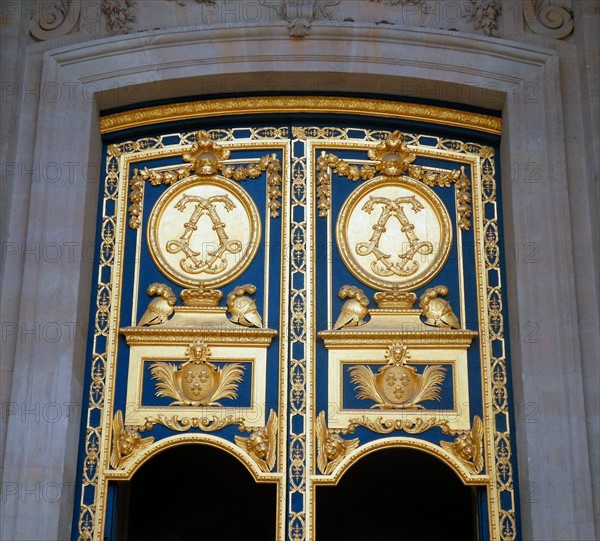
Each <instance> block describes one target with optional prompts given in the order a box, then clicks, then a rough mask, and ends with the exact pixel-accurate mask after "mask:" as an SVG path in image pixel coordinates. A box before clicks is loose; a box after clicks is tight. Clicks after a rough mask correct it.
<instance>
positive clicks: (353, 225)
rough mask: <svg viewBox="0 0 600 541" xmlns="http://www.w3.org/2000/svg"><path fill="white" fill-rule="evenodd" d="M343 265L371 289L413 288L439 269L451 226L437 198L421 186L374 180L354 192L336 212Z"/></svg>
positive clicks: (447, 251)
mask: <svg viewBox="0 0 600 541" xmlns="http://www.w3.org/2000/svg"><path fill="white" fill-rule="evenodd" d="M336 235H337V243H338V247H339V250H340V255H341V257H342V260H343V261H344V263H345V264H346V266H347V267H348V269H349V270H350V272H352V274H354V276H356V277H357V278H358V279H359V280H360V281H361V282H363V283H365V284H367V285H369V286H371V287H373V288H375V289H384V290H386V289H391V288H397V289H399V290H403V291H411V290H413V289H417V288H418V287H420V286H421V285H423V284H425V283H427V282H428V281H429V280H431V279H432V278H433V277H434V276H435V275H436V274H437V273H438V272H439V271H440V270H441V269H442V267H443V266H444V263H445V262H446V260H447V259H448V255H449V254H450V247H451V246H452V226H451V222H450V217H449V216H448V212H447V211H446V208H445V207H444V204H443V203H442V201H441V200H440V198H439V197H438V196H437V195H436V194H435V193H434V192H433V190H431V189H429V188H428V187H427V186H425V185H424V184H422V183H420V182H418V181H416V180H414V179H411V178H409V177H402V178H401V179H398V180H390V179H388V178H384V177H377V178H374V179H373V180H370V181H368V182H366V183H365V184H363V185H362V186H360V187H359V188H357V189H356V190H354V192H352V194H350V197H348V199H347V200H346V202H345V203H344V205H343V206H342V210H341V211H340V215H339V218H338V223H337V232H336Z"/></svg>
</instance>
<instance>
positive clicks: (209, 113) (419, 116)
mask: <svg viewBox="0 0 600 541" xmlns="http://www.w3.org/2000/svg"><path fill="white" fill-rule="evenodd" d="M256 113H330V114H332V113H333V114H335V113H338V114H354V115H369V116H372V117H381V118H396V119H403V120H415V121H421V122H431V123H435V124H444V125H446V126H457V127H460V128H467V129H471V130H477V131H481V132H486V133H492V134H496V135H498V134H500V132H501V131H502V120H501V119H500V118H498V117H495V116H491V115H484V114H480V113H472V112H469V111H457V110H455V109H447V108H445V107H436V106H434V105H422V104H417V103H401V102H390V101H384V100H371V99H366V98H342V97H327V96H275V97H274V96H268V97H244V98H228V99H218V100H204V101H191V102H186V103H173V104H169V105H156V106H154V107H146V108H144V109H136V110H135V111H125V112H122V113H115V114H112V115H106V116H103V117H101V118H100V133H102V134H105V133H111V132H116V131H120V130H126V129H130V128H137V127H138V126H148V125H151V124H159V123H162V122H174V121H178V120H188V119H193V118H205V117H217V116H230V115H247V114H256Z"/></svg>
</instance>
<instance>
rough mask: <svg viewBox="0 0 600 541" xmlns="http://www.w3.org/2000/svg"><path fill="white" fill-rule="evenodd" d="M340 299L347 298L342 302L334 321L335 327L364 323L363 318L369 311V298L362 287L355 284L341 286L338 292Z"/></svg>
mask: <svg viewBox="0 0 600 541" xmlns="http://www.w3.org/2000/svg"><path fill="white" fill-rule="evenodd" d="M338 295H339V297H340V299H346V298H348V297H349V299H348V300H347V301H346V302H345V303H344V305H343V306H342V309H341V311H340V315H339V316H338V318H337V320H336V322H335V323H334V325H333V328H334V330H335V329H341V328H343V327H355V326H358V325H364V324H365V320H364V318H365V317H366V316H367V314H368V313H369V309H368V306H369V299H368V297H367V296H366V295H365V294H364V292H363V291H362V289H359V288H358V287H355V286H347V285H346V286H342V287H341V288H340V291H339V293H338Z"/></svg>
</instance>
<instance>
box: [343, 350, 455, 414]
mask: <svg viewBox="0 0 600 541" xmlns="http://www.w3.org/2000/svg"><path fill="white" fill-rule="evenodd" d="M385 358H386V359H387V361H388V363H387V365H386V366H385V367H382V368H380V369H379V370H378V372H377V374H374V373H373V371H372V370H371V369H370V368H369V367H368V366H365V365H355V366H352V367H350V381H351V382H352V383H354V384H355V385H356V391H358V393H357V398H358V399H360V400H372V401H373V402H374V404H373V405H372V406H371V408H383V409H402V408H417V409H422V408H423V406H422V405H421V404H420V402H424V401H426V400H437V401H439V400H440V391H441V385H442V384H443V382H444V379H445V377H446V369H445V368H444V367H441V366H426V367H425V369H424V370H423V373H422V374H419V373H418V372H417V369H416V368H415V367H413V366H410V365H409V364H408V361H409V359H410V354H409V352H408V348H407V347H406V346H404V345H403V344H402V343H401V342H395V343H393V344H391V345H390V346H389V347H388V351H387V352H386V354H385Z"/></svg>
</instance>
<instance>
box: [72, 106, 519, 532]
mask: <svg viewBox="0 0 600 541" xmlns="http://www.w3.org/2000/svg"><path fill="white" fill-rule="evenodd" d="M267 115H268V116H267ZM309 115H310V116H309ZM101 126H102V131H103V133H104V137H105V153H104V170H105V175H104V182H103V185H102V190H101V194H100V205H99V217H98V224H99V225H98V241H99V242H98V250H97V265H96V277H95V282H94V292H93V303H92V306H93V308H92V316H91V321H92V323H93V327H94V333H93V337H91V339H90V346H89V354H88V370H87V379H88V381H87V390H86V393H87V397H88V398H89V404H88V407H87V408H86V411H85V415H84V423H83V424H84V427H83V430H82V447H81V449H82V450H81V458H80V478H79V482H78V484H79V493H78V498H77V505H76V511H75V518H74V538H80V539H89V538H93V539H103V537H104V536H105V535H109V534H110V531H112V530H111V528H112V526H111V524H112V522H111V521H113V520H114V519H113V516H112V511H111V509H113V508H114V505H115V504H114V498H115V496H114V494H115V491H114V490H113V487H114V486H115V483H119V482H122V481H127V480H129V479H132V478H134V477H135V474H136V472H137V471H138V470H139V469H140V468H141V467H142V466H143V465H144V464H145V463H146V462H147V461H149V460H151V459H152V457H154V456H156V455H158V454H159V453H162V452H164V451H166V450H168V449H170V448H173V447H174V446H180V445H183V444H193V445H198V446H211V447H213V448H217V449H219V450H221V451H222V452H223V453H227V454H229V455H232V456H233V457H235V458H236V459H237V460H239V461H240V462H241V463H242V464H244V465H245V467H246V468H247V469H248V470H249V472H250V473H251V475H252V477H253V479H254V480H255V481H256V482H258V483H272V484H273V485H274V486H276V491H277V498H276V500H277V503H276V505H275V507H276V508H275V509H273V510H272V516H273V521H274V523H275V526H274V531H275V532H276V537H277V539H291V540H304V539H306V540H312V539H316V538H317V537H318V536H317V532H318V531H319V529H318V525H316V519H315V517H316V515H317V511H316V510H317V506H318V502H319V490H320V487H322V486H326V485H335V484H337V483H338V482H339V481H340V479H342V477H343V476H344V474H345V473H346V472H348V471H349V470H351V469H352V468H353V466H354V465H356V464H357V463H359V462H360V461H361V460H363V459H364V458H365V457H367V456H368V455H369V456H370V455H374V457H376V456H377V453H378V452H379V451H380V450H384V449H388V448H389V449H394V448H410V449H413V450H416V451H418V452H422V453H426V454H428V455H431V456H433V457H435V458H436V459H437V460H439V461H440V462H441V463H442V464H444V465H445V467H447V468H448V469H449V470H451V471H452V472H453V473H454V474H455V475H456V476H458V478H459V479H460V481H461V482H462V483H463V484H464V485H469V486H473V487H476V490H475V492H476V498H475V499H476V504H477V505H476V506H477V507H478V511H477V515H478V518H477V524H478V526H477V528H478V530H477V532H476V536H477V537H478V538H481V539H494V540H496V539H497V540H512V539H515V538H517V516H516V514H517V509H516V503H515V502H516V498H515V490H516V483H515V479H514V472H515V465H514V449H513V444H512V442H511V438H510V432H511V417H510V400H509V376H508V349H507V342H506V338H505V335H504V329H505V328H506V327H507V325H506V324H505V312H504V304H503V296H502V283H503V276H502V270H501V251H500V234H501V233H500V223H499V218H500V215H501V214H500V210H499V175H498V172H497V160H498V156H497V153H498V152H497V149H498V143H499V140H498V134H499V131H500V120H499V119H498V118H495V117H490V116H486V115H483V114H477V113H467V112H462V111H453V110H448V109H442V108H438V107H432V106H422V105H411V104H403V103H397V102H385V101H374V100H366V99H345V98H344V99H342V98H310V97H287V98H244V99H229V100H213V101H205V102H194V103H184V104H180V105H169V106H161V107H154V108H148V109H144V110H139V111H134V112H126V113H119V114H116V115H111V116H106V117H104V118H103V119H102V122H101ZM374 460H376V458H374ZM419 475H421V474H419ZM427 475H428V472H427V471H423V472H422V476H423V480H424V482H426V481H427ZM390 481H391V482H390V485H389V486H388V487H382V489H381V490H382V491H384V492H385V491H388V492H389V496H390V498H395V497H398V496H399V495H401V494H402V493H404V492H405V491H406V490H409V488H407V489H405V488H402V489H398V488H397V485H398V484H400V483H401V482H402V479H391V480H390ZM181 483H182V484H184V483H185V474H182V477H181ZM202 499H203V501H204V502H210V490H209V489H208V490H207V491H206V492H203V495H202ZM234 512H235V511H234V510H232V513H234ZM399 512H401V509H400V510H399ZM430 518H431V519H432V520H434V519H435V517H430ZM406 520H407V519H406ZM406 520H405V521H406ZM200 528H201V526H200ZM401 530H402V525H401V524H399V525H398V526H397V531H398V532H401Z"/></svg>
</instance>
